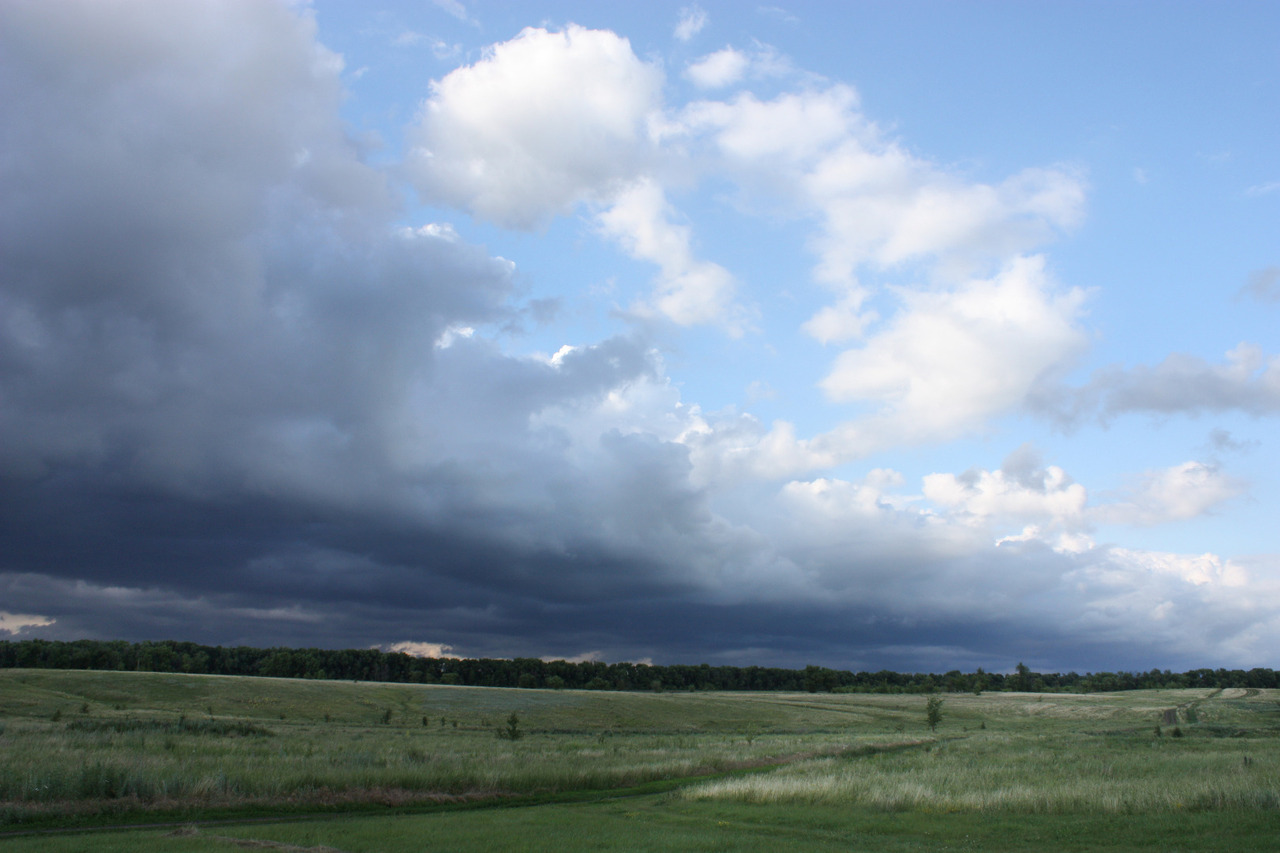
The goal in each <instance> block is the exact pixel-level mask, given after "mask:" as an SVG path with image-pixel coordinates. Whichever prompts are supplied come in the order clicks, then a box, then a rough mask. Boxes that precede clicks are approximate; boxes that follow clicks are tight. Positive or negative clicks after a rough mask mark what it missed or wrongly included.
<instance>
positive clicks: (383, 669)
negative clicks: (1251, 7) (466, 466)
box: [0, 640, 1280, 693]
mask: <svg viewBox="0 0 1280 853" xmlns="http://www.w3.org/2000/svg"><path fill="white" fill-rule="evenodd" d="M0 668H30V669H91V670H117V671H136V672H175V673H176V672H181V673H193V674H203V675H249V676H269V677H277V678H311V679H340V680H350V681H387V682H399V683H407V684H459V685H467V686H472V687H516V688H519V687H524V688H550V689H579V690H582V689H585V690H655V691H657V690H743V691H766V690H777V691H809V692H811V693H816V692H850V693H852V692H858V693H969V692H972V693H981V692H983V691H987V690H992V691H1019V692H1034V693H1092V692H1102V691H1117V690H1144V689H1174V688H1184V687H1196V688H1220V687H1257V688H1276V687H1280V674H1277V673H1276V672H1275V671H1274V670H1271V669H1264V668H1254V669H1250V670H1242V669H1194V670H1189V671H1187V672H1182V673H1176V672H1170V671H1169V670H1167V669H1166V670H1158V669H1153V670H1151V671H1149V672H1094V673H1085V674H1083V675H1081V674H1079V673H1076V672H1067V673H1042V672H1033V671H1032V670H1031V669H1029V668H1028V667H1027V666H1025V665H1024V664H1021V663H1019V664H1018V665H1017V667H1016V668H1015V669H1014V671H1013V672H1012V673H1007V674H1006V673H998V672H984V671H983V670H982V669H981V668H979V669H978V670H977V671H976V672H972V673H962V672H960V671H959V670H952V671H950V672H946V673H942V674H938V673H903V672H892V671H889V670H881V671H879V672H850V671H848V670H838V669H829V668H827V667H820V666H807V667H805V668H804V669H782V668H777V667H762V666H745V667H739V666H711V665H709V664H705V663H704V664H700V665H696V666H694V665H684V664H672V665H666V666H655V665H651V664H643V663H602V662H599V661H579V662H571V661H563V660H554V661H545V660H541V659H539V658H512V659H493V658H475V659H463V658H428V657H413V656H411V655H407V654H404V653H402V652H383V651H380V650H378V649H340V650H335V649H291V648H269V649H259V648H251V647H248V646H235V647H232V648H224V647H222V646H202V645H199V644H196V643H187V642H178V641H170V640H164V641H159V642H140V643H130V642H126V641H124V640H73V641H69V642H64V641H56V640H19V641H14V640H6V641H0Z"/></svg>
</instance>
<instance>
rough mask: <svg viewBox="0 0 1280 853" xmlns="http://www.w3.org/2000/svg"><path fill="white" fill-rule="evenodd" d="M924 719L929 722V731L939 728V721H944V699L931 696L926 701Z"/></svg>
mask: <svg viewBox="0 0 1280 853" xmlns="http://www.w3.org/2000/svg"><path fill="white" fill-rule="evenodd" d="M924 719H925V722H926V723H928V724H929V731H931V732H932V731H937V730H938V723H940V722H942V700H941V699H939V698H938V697H937V696H930V697H929V700H928V701H927V702H925V704H924Z"/></svg>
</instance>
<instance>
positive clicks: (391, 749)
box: [0, 669, 1280, 853]
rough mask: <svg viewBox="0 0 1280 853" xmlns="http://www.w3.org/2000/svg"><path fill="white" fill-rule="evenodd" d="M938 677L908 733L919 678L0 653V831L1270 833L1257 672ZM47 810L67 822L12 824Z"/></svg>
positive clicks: (650, 838)
mask: <svg viewBox="0 0 1280 853" xmlns="http://www.w3.org/2000/svg"><path fill="white" fill-rule="evenodd" d="M942 698H943V701H944V704H943V708H942V719H941V722H940V724H939V725H938V726H937V728H936V730H931V729H930V727H929V726H928V724H927V720H926V714H925V703H926V698H925V697H924V696H920V695H878V694H827V693H815V694H809V693H720V692H681V693H614V692H601V691H576V690H559V691H555V690H520V689H501V688H475V687H458V686H445V685H405V684H378V683H367V682H360V683H353V682H333V681H303V680H288V679H271V678H238V677H220V676H202V675H172V674H156V673H137V672H82V671H62V670H20V669H12V670H0V848H2V849H4V850H6V851H7V850H15V851H26V850H32V851H35V850H41V851H59V850H83V849H94V850H112V849H117V848H118V849H120V850H122V851H123V850H126V849H128V850H130V851H138V850H175V851H179V850H181V851H187V850H192V851H195V850H229V849H235V847H236V846H243V845H244V844H247V843H249V840H250V839H251V840H252V842H253V843H255V844H257V845H258V846H260V847H264V848H275V849H293V850H298V849H311V850H316V851H322V850H339V851H346V853H353V851H365V850H367V851H381V850H388V851H394V850H423V849H430V850H472V849H476V850H479V849H498V848H501V849H509V850H571V849H602V850H604V849H618V850H624V849H627V850H634V849H654V850H678V849H680V850H687V849H707V850H739V849H741V850H750V849H761V850H779V849H796V850H800V849H807V850H821V849H849V848H850V846H853V847H856V848H857V849H870V850H880V849H883V850H899V849H901V850H909V849H944V848H949V849H989V850H995V849H1009V850H1016V849H1044V848H1045V847H1046V846H1049V847H1054V848H1056V849H1080V850H1086V849H1133V850H1175V849H1176V850H1229V849H1241V850H1244V849H1251V850H1254V849H1260V848H1262V847H1266V846H1268V845H1271V844H1272V843H1273V841H1272V839H1273V838H1274V836H1275V833H1276V831H1277V830H1280V691H1271V690H1259V689H1248V690H1245V689H1227V690H1167V691H1131V692H1124V693H1095V694H1083V695H1080V694H1028V693H983V694H981V695H973V694H945V695H943V696H942ZM512 715H514V719H513V716H512ZM512 734H514V735H516V736H515V737H514V738H513V737H511V735H512ZM503 735H505V736H503ZM237 821H238V822H237ZM147 823H152V824H155V826H153V827H150V828H145V829H141V828H135V829H131V830H119V829H111V830H106V829H104V828H103V827H106V826H115V825H123V824H130V825H135V826H136V825H139V824H147ZM52 829H59V830H74V831H73V832H70V833H69V834H67V833H59V834H39V835H35V834H23V833H35V832H46V833H47V831H49V830H52ZM85 833H92V836H91V837H92V845H91V848H90V847H86V846H85V845H86V837H87V836H86V835H85Z"/></svg>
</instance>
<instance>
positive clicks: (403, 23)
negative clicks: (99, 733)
mask: <svg viewBox="0 0 1280 853" xmlns="http://www.w3.org/2000/svg"><path fill="white" fill-rule="evenodd" d="M3 15H4V18H5V19H6V20H5V22H4V23H5V26H4V27H2V28H0V29H2V30H3V31H4V32H5V33H6V35H5V36H3V37H0V38H3V39H4V40H5V41H6V43H7V47H6V50H7V51H8V54H7V58H4V59H3V60H0V82H2V83H3V87H4V94H5V99H4V100H5V103H7V104H9V105H10V106H7V107H5V110H6V112H10V113H12V119H13V120H10V121H6V124H7V125H9V126H10V129H9V130H8V131H7V132H6V135H5V136H4V137H3V142H2V143H0V144H2V145H3V147H4V153H5V157H4V160H3V165H2V166H0V180H2V181H3V185H2V187H3V189H4V192H3V193H2V194H0V195H2V196H3V198H4V201H0V205H3V208H4V210H3V215H4V217H5V221H6V222H9V223H10V224H11V226H12V227H11V228H10V229H9V230H10V233H11V234H12V235H13V237H12V238H11V239H10V240H7V241H6V242H5V244H4V245H3V246H0V250H3V252H4V253H5V256H6V257H5V259H4V266H5V269H7V270H9V272H8V273H6V274H5V276H4V278H3V279H0V299H2V300H3V301H0V308H2V309H3V311H4V314H5V316H6V318H7V319H6V321H5V322H4V323H3V324H0V356H2V357H0V400H2V401H4V406H3V409H2V410H0V431H2V432H0V434H4V435H6V441H4V442H3V445H4V449H3V450H0V498H2V499H3V505H4V506H5V507H7V512H6V513H5V515H6V517H7V519H8V520H7V522H6V523H4V525H3V527H2V528H0V545H4V546H5V547H3V548H0V553H3V554H5V555H7V556H4V557H0V631H7V632H8V633H9V634H10V635H11V636H15V637H27V636H47V637H73V636H97V637H116V636H122V637H126V638H147V637H152V638H158V637H173V638H179V639H195V640H200V641H204V642H219V643H239V642H243V643H251V644H258V645H262V644H289V645H323V646H349V645H361V646H369V645H379V646H382V647H385V648H392V647H404V648H417V649H437V650H439V649H445V648H447V649H448V650H451V651H452V652H453V653H456V654H463V655H468V656H479V655H490V656H543V657H573V658H582V657H596V658H600V659H606V660H624V659H625V660H653V661H655V662H664V663H665V662H690V661H692V662H701V661H709V662H724V663H739V664H753V663H760V664H778V665H804V664H806V663H811V662H817V663H822V664H826V665H831V666H838V667H841V668H852V669H863V668H868V669H879V668H883V667H889V668H898V669H918V670H936V671H943V670H947V669H951V668H953V667H955V668H961V669H972V668H974V667H976V666H985V667H987V668H995V669H1007V668H1009V667H1011V666H1012V665H1013V663H1015V662H1017V661H1018V660H1025V661H1026V662H1027V663H1028V664H1031V665H1034V666H1035V667H1037V668H1041V669H1046V670H1048V669H1062V670H1066V669H1077V670H1086V669H1094V670H1097V669H1121V668H1142V669H1147V668H1150V667H1153V666H1154V667H1161V668H1164V667H1172V668H1190V667H1195V666H1220V665H1229V666H1254V665H1273V664H1274V662H1273V660H1272V659H1271V657H1269V655H1270V654H1271V650H1272V649H1274V647H1275V641H1276V639H1277V638H1280V618H1277V617H1276V615H1275V614H1276V612H1277V606H1280V547H1278V546H1277V543H1276V538H1275V534H1274V532H1273V529H1272V528H1271V527H1270V526H1269V522H1270V519H1271V518H1272V517H1273V516H1274V515H1275V512H1276V509H1277V503H1278V502H1280V492H1277V488H1276V483H1277V481H1278V480H1280V476H1278V475H1280V470H1278V466H1277V461H1278V459H1280V457H1277V454H1276V448H1275V447H1274V446H1273V445H1274V439H1273V436H1274V429H1275V418H1276V415H1277V413H1280V354H1278V352H1277V350H1278V349H1280V342H1277V335H1276V332H1275V328H1276V320H1277V317H1278V316H1280V251H1278V250H1277V246H1280V228H1278V224H1280V160H1278V159H1277V157H1276V156H1275V153H1274V149H1275V144H1274V140H1275V138H1276V136H1277V133H1276V131H1277V124H1278V122H1277V118H1276V117H1277V116H1278V115H1280V109H1277V108H1278V107H1280V75H1277V73H1276V72H1277V68H1276V59H1275V49H1274V46H1275V43H1276V38H1277V35H1280V12H1277V10H1276V8H1275V7H1274V5H1273V4H1269V3H1215V4H1212V5H1210V4H1194V3H1158V4H1157V3H1035V4H1029V3H981V4H978V3H952V2H948V3H928V2H920V3H914V2H904V3H847V4H830V3H786V4H774V5H750V4H741V3H699V4H689V3H671V4H661V3H659V4H646V5H644V6H640V5H637V4H621V3H617V4H614V3H541V4H530V3H497V2H494V3H484V2H474V3H467V2H454V0H437V2H428V1H427V0H420V2H399V3H381V4H352V3H343V2H315V3H310V4H290V5H274V4H267V3H248V2H246V3H237V2H230V3H208V4H205V3H192V4H179V5H178V6H167V5H165V4H155V3H125V4H101V3H99V4H94V3H85V4H82V3H73V2H66V3H58V4H53V5H52V6H49V5H45V4H38V3H15V4H12V5H11V6H9V7H7V8H6V9H5V10H4V12H3ZM0 636H3V634H0ZM406 643H407V644H410V645H408V646H405V645H403V644H406ZM398 644H399V645H398ZM415 644H416V645H415Z"/></svg>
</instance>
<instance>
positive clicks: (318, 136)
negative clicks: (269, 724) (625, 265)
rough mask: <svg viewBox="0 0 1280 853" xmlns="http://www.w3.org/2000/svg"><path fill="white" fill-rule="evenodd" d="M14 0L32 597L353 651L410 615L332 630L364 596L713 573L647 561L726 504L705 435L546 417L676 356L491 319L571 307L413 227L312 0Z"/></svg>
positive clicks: (22, 496)
mask: <svg viewBox="0 0 1280 853" xmlns="http://www.w3.org/2000/svg"><path fill="white" fill-rule="evenodd" d="M0 14H2V15H3V18H4V20H3V27H2V28H0V29H3V33H4V34H3V36H0V38H3V40H4V43H3V51H2V58H0V62H2V63H3V66H2V70H0V86H2V87H3V100H4V103H5V111H6V115H7V119H6V121H5V122H4V131H3V133H4V137H3V140H4V152H5V156H4V158H3V160H2V161H0V170H2V171H0V182H2V184H0V186H2V187H3V193H2V195H3V198H0V217H2V220H0V221H2V222H3V224H4V234H5V238H4V243H3V246H2V248H0V251H2V252H3V257H2V258H0V263H2V264H3V269H4V271H5V272H4V279H3V287H2V288H0V308H2V309H3V311H2V313H0V316H2V317H3V321H2V322H0V394H2V395H3V397H2V398H3V401H4V405H3V409H2V410H0V432H2V434H3V436H4V441H3V443H0V474H2V476H3V479H2V480H0V505H2V506H3V509H4V512H3V516H2V519H3V520H2V521H0V531H2V536H3V545H4V547H3V558H0V559H2V560H3V565H2V566H0V569H3V570H4V571H6V572H8V573H9V574H8V575H6V577H10V578H15V577H23V578H26V579H27V580H26V581H24V584H25V585H19V586H13V585H12V584H11V585H10V588H9V589H10V593H9V595H10V596H14V595H16V593H15V592H14V590H16V589H19V588H21V589H25V590H28V594H27V597H28V598H30V599H31V601H32V604H31V606H37V605H38V606H40V607H44V608H45V609H47V610H48V612H50V613H55V614H57V616H58V619H59V620H60V621H59V623H58V624H59V625H60V626H61V627H60V628H59V630H83V631H92V632H94V633H99V634H101V633H110V632H111V631H113V630H114V631H117V632H119V633H122V634H124V635H136V634H138V633H146V634H154V633H156V631H157V630H161V632H162V633H163V631H165V630H167V631H170V632H171V633H172V631H173V624H174V623H173V621H172V619H169V618H162V614H163V613H164V612H165V611H166V610H169V611H172V610H173V606H174V602H177V601H181V602H186V603H185V604H183V605H182V606H181V607H179V608H178V611H179V612H181V613H183V614H184V615H183V616H182V617H181V619H182V622H181V624H182V625H183V626H184V627H185V629H186V631H187V632H189V631H195V632H197V633H203V634H205V635H206V636H209V637H210V638H211V639H213V638H215V635H217V638H221V635H222V634H227V635H228V636H230V635H236V636H241V637H252V636H261V637H266V636H269V635H273V634H272V632H273V631H274V632H276V633H279V631H280V630H285V631H286V632H293V631H301V632H302V633H301V634H298V635H297V638H298V639H301V638H302V637H304V636H306V635H307V631H308V630H312V631H313V632H314V636H315V638H316V639H317V640H318V639H320V638H321V637H324V636H328V638H329V639H328V640H327V643H332V642H341V641H355V640H356V639H359V640H360V641H368V640H369V639H379V638H381V637H382V635H381V630H382V626H375V623H376V622H377V621H378V620H377V619H376V618H374V617H370V618H369V620H368V621H367V622H366V623H365V624H364V625H362V626H361V627H359V628H358V629H354V628H353V629H351V630H349V631H347V632H346V633H345V634H344V633H343V632H342V630H338V631H337V632H336V633H333V634H330V635H325V633H324V632H325V631H326V630H331V629H334V628H336V627H338V626H340V625H343V624H348V623H349V622H350V621H351V619H349V618H347V617H344V616H342V615H341V614H340V613H338V612H337V611H339V610H340V609H341V608H340V607H339V605H340V604H341V605H351V604H353V603H363V604H364V605H367V606H369V607H379V606H390V605H396V606H401V607H413V608H419V609H420V610H421V612H425V613H430V612H431V609H432V608H440V609H441V610H442V611H443V612H480V611H483V610H484V609H485V608H486V607H489V606H491V605H492V604H493V602H495V601H502V600H507V601H509V602H515V601H516V600H522V601H523V600H530V601H538V600H539V599H540V598H545V599H547V600H551V601H556V600H567V601H574V600H580V599H590V598H598V597H600V596H610V595H621V594H623V593H629V592H630V591H634V590H645V591H651V590H652V588H654V587H663V588H666V587H670V588H675V589H679V588H682V587H683V586H685V584H684V583H683V582H682V581H680V580H679V578H678V577H676V573H675V572H673V571H672V570H671V569H670V567H668V566H666V565H665V564H663V563H662V562H661V561H660V560H658V559H657V558H655V557H654V556H652V555H651V554H650V553H648V552H649V551H650V550H652V548H653V547H658V548H661V547H662V546H663V544H664V543H665V544H666V546H668V547H672V548H674V547H676V546H677V544H679V541H680V540H682V539H687V538H690V537H694V536H696V535H697V527H698V526H699V525H700V524H705V521H706V518H707V513H706V512H705V510H702V509H700V508H699V502H700V500H701V498H700V496H699V495H698V493H696V492H695V491H693V490H691V489H689V488H688V487H687V486H686V485H684V480H685V479H687V473H688V461H687V454H686V453H685V451H684V450H683V449H682V448H678V447H675V446H672V445H665V444H663V443H662V442H658V441H654V440H650V439H648V438H645V437H642V436H636V435H623V434H617V433H615V434H607V435H605V436H604V437H603V438H602V440H601V442H600V446H599V450H598V453H597V454H596V456H595V457H594V458H593V459H592V461H591V465H592V466H593V467H592V470H589V471H588V470H580V469H575V467H574V466H573V465H572V464H566V460H565V458H564V447H565V442H566V439H565V438H563V437H562V436H560V435H559V434H558V433H557V430H556V429H555V428H554V427H550V426H543V427H539V428H536V429H535V428H531V427H530V417H531V416H532V415H533V414H534V413H536V412H538V411H541V410H543V409H545V408H546V407H548V406H552V405H563V406H569V407H572V406H573V405H575V404H576V403H580V402H582V401H590V400H592V399H596V398H599V397H601V396H602V395H604V394H606V393H607V392H608V391H610V390H612V389H614V388H616V387H619V386H620V385H622V384H625V383H626V382H628V381H630V380H632V379H636V378H640V377H645V376H651V375H652V374H653V365H652V363H651V357H650V356H649V354H648V353H647V351H646V347H645V346H644V344H643V342H641V341H638V340H632V339H629V338H615V339H610V340H606V341H603V342H600V343H598V344H596V345H593V346H588V347H581V348H578V349H576V350H573V351H569V352H566V353H563V354H562V356H561V357H559V358H558V359H557V360H556V361H555V363H551V362H548V361H539V360H536V359H516V358H511V357H508V356H506V355H504V354H502V353H501V352H499V351H497V350H496V348H494V347H493V346H492V345H490V344H487V343H484V342H483V341H481V340H480V339H469V338H468V337H467V334H466V333H465V332H466V329H465V328H464V327H471V326H478V325H482V324H486V323H487V324H504V323H514V322H517V321H518V318H519V317H520V316H521V315H522V313H529V314H531V315H533V316H534V317H535V318H536V317H541V316H544V315H545V314H546V313H547V311H548V310H549V306H548V305H547V304H545V303H544V302H535V303H533V304H531V305H530V306H529V307H528V308H527V309H525V308H521V307H520V306H519V305H516V304H514V303H513V301H512V299H511V297H512V286H511V276H512V268H511V265H510V264H509V263H507V262H505V261H502V260H500V259H494V258H490V257H489V256H487V255H486V254H485V253H484V252H483V251H482V250H480V249H478V248H475V247H471V246H467V245H465V244H463V243H461V242H460V241H458V240H457V239H456V237H455V236H454V235H453V234H452V232H451V231H450V230H449V229H447V228H446V229H431V228H427V229H421V230H409V229H403V228H397V227H393V225H394V218H395V217H396V216H397V215H398V213H399V211H398V209H397V205H396V202H395V200H394V193H393V192H392V190H391V189H390V188H389V186H388V183H387V180H386V178H385V176H384V175H383V174H381V173H379V172H378V171H376V170H374V169H372V168H370V167H368V166H366V165H365V164H364V163H363V161H362V159H361V152H360V150H359V147H358V146H357V145H356V144H355V143H353V142H352V140H351V139H349V138H348V136H347V135H346V133H345V132H344V129H343V127H342V125H341V123H340V121H339V120H338V118H337V106H338V103H339V101H340V99H341V97H342V91H341V87H340V85H339V81H338V76H337V75H338V71H339V70H340V61H339V59H338V58H337V57H335V56H333V55H332V54H329V53H328V52H326V51H325V50H323V49H322V48H320V47H318V46H317V45H316V43H315V41H314V26H313V25H312V23H311V22H310V21H309V20H308V19H307V18H306V17H305V16H303V17H299V16H296V15H294V14H293V13H291V12H290V11H289V10H287V9H285V8H284V7H281V6H276V5H274V4H268V3H258V2H252V3H207V4H201V3H193V4H151V5H143V4H111V3H85V4H74V3H66V4H57V5H56V6H51V5H50V4H41V3H13V4H6V5H5V7H4V9H3V12H0ZM597 465H598V466H599V467H598V468H596V467H594V466H597ZM648 533H652V534H653V536H652V537H651V538H650V537H648ZM640 536H645V537H646V540H647V542H648V543H649V544H648V545H647V547H646V548H640V547H638V542H637V541H636V540H637V538H638V537H640ZM695 550H696V549H695ZM37 577H45V578H46V583H45V586H46V587H47V588H48V589H60V590H63V593H61V594H56V595H55V594H49V595H43V596H41V595H36V594H35V593H34V592H31V590H35V589H37V588H40V583H37V582H36V581H33V580H32V578H37ZM81 582H83V585H82V586H75V584H77V583H81ZM67 584H71V586H70V587H68V586H67ZM67 590H75V592H74V594H72V593H70V592H67ZM95 590H97V591H98V592H95ZM102 590H108V591H110V590H115V592H109V593H104V592H101V591H102ZM646 594H648V593H647V592H646ZM113 596H114V597H113ZM10 600H13V599H12V598H11V599H10ZM92 601H97V602H98V604H97V605H96V606H94V605H91V604H89V603H88V602H92ZM77 602H80V604H77ZM77 608H79V609H78V610H77ZM299 608H300V610H299ZM508 609H511V610H515V609H516V605H515V604H513V603H509V604H508ZM298 613H313V614H315V613H323V614H324V616H323V618H320V617H316V618H312V617H311V616H308V617H306V618H302V617H299V616H298V615H297V614H298ZM112 614H115V615H114V616H113V615H112ZM144 614H149V615H144ZM273 614H274V616H273ZM281 614H283V616H281ZM289 614H293V616H289ZM276 616H279V617H280V619H282V620H283V622H282V625H283V628H280V627H278V626H277V627H275V628H272V627H268V626H269V625H270V624H271V623H272V620H273V619H275V618H276ZM148 619H150V620H154V622H153V623H148V621H147V620H148ZM406 621H408V620H406ZM455 621H456V620H455ZM148 624H150V626H151V627H146V626H147V625H148ZM255 624H256V625H257V627H256V628H254V627H251V626H253V625H255ZM215 625H223V626H226V627H223V628H215V627H214V626H215ZM158 626H163V628H162V629H161V628H159V627H158ZM405 627H406V629H407V627H408V626H407V625H406V626H405ZM443 627H444V626H442V628H443ZM447 627H448V629H449V630H455V631H456V630H459V629H460V628H461V627H462V626H460V625H458V624H450V625H449V626H447ZM290 636H293V634H290ZM344 637H346V638H349V639H346V640H343V639H342V638H344Z"/></svg>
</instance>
